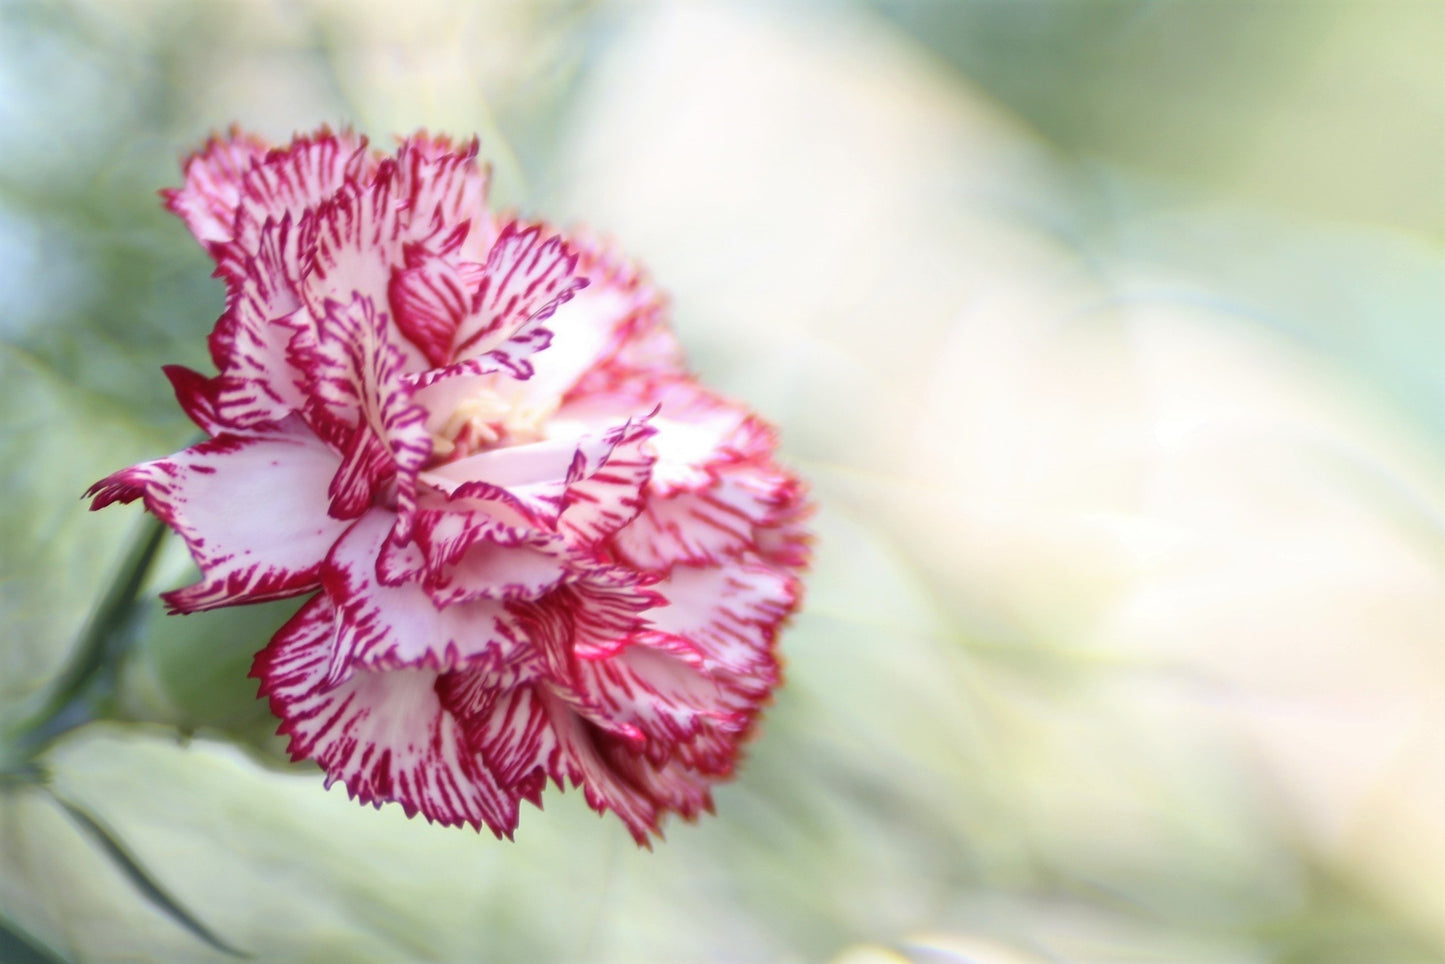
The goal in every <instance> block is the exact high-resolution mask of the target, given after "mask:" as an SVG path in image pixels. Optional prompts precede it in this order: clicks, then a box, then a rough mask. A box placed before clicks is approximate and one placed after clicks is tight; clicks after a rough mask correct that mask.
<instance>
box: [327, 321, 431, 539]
mask: <svg viewBox="0 0 1445 964" xmlns="http://www.w3.org/2000/svg"><path fill="white" fill-rule="evenodd" d="M299 357H300V359H301V361H302V365H303V367H304V368H305V370H306V373H307V376H308V379H309V381H310V389H311V399H310V406H309V414H310V415H311V416H312V417H313V418H316V419H318V420H320V421H321V422H323V423H329V424H330V425H331V426H332V427H333V428H337V427H339V428H340V431H339V432H337V433H336V434H337V436H338V437H340V438H344V440H345V441H344V443H343V445H344V457H343V461H342V465H341V467H340V469H339V470H338V471H337V473H336V475H335V477H334V478H333V480H332V483H331V485H330V488H329V493H330V495H331V500H332V501H331V511H332V513H333V514H335V515H336V516H337V517H338V518H355V517H356V516H358V515H360V514H361V513H362V512H364V511H365V510H366V509H367V507H368V506H370V505H371V503H372V501H373V499H374V497H375V494H376V491H377V488H378V486H379V485H380V484H381V483H382V482H383V481H384V480H386V479H387V478H389V477H392V476H393V475H394V477H395V484H396V502H397V510H398V522H397V527H398V529H397V536H398V540H399V541H404V540H405V538H406V537H407V535H408V534H409V531H410V524H411V518H412V510H413V508H414V505H415V498H416V476H417V473H418V472H419V471H420V470H421V467H422V466H423V465H424V464H426V460H427V458H428V457H429V456H430V455H431V436H430V434H429V433H428V432H427V430H426V411H425V410H424V409H423V408H421V407H420V406H418V405H416V404H414V403H413V402H412V400H411V398H410V392H409V390H408V389H407V387H406V385H405V384H404V382H403V381H402V379H401V369H402V366H403V365H404V364H405V363H406V361H405V358H404V356H403V353H402V351H401V349H400V348H399V347H398V346H397V344H396V339H395V338H394V337H393V336H392V334H391V328H390V325H389V323H388V320H387V316H386V314H385V312H379V311H377V310H376V309H375V308H374V306H373V304H372V302H371V300H370V299H369V298H366V297H364V296H357V297H355V298H354V299H353V300H351V301H350V302H349V303H345V304H343V303H340V302H328V303H327V305H326V314H325V316H324V317H323V318H322V320H321V324H320V326H319V327H318V329H317V337H316V340H315V343H314V345H313V346H312V347H311V348H310V349H309V350H306V351H304V352H301V353H299Z"/></svg>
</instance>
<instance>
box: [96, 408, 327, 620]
mask: <svg viewBox="0 0 1445 964" xmlns="http://www.w3.org/2000/svg"><path fill="white" fill-rule="evenodd" d="M337 461H338V460H337V456H336V453H335V452H333V451H332V450H331V449H330V448H329V447H328V446H326V445H325V444H324V443H323V442H322V441H321V440H320V439H318V438H317V437H316V436H315V434H313V433H312V432H311V431H310V430H309V429H308V428H307V427H306V425H305V424H304V423H303V422H301V420H300V419H298V418H290V419H287V420H286V421H284V422H281V423H279V424H276V425H273V426H268V427H266V428H265V429H264V430H258V431H256V433H255V434H253V435H247V436H237V435H220V436H217V437H216V438H213V439H210V440H208V441H205V442H202V443H200V444H199V445H195V446H193V447H191V448H189V449H186V450H185V451H183V452H179V453H177V454H176V455H173V456H171V457H170V458H166V459H157V460H156V461H154V462H144V463H142V464H140V465H136V466H132V467H131V468H128V469H124V470H122V471H120V472H117V473H115V474H114V475H112V476H110V477H109V478H106V479H104V480H102V481H100V482H97V483H96V484H95V486H93V487H92V488H91V490H90V495H92V496H93V497H94V502H93V504H92V508H95V509H99V508H103V507H104V506H106V505H109V504H110V503H112V502H130V501H132V500H134V499H136V498H142V499H144V500H145V505H146V508H147V509H149V510H150V512H151V513H152V514H154V515H155V516H156V517H157V518H159V519H161V521H163V522H165V523H166V524H167V525H168V526H170V527H171V528H172V529H174V530H175V531H176V532H177V533H178V534H179V535H180V536H181V537H182V538H183V539H185V541H186V545H187V546H188V547H189V548H190V550H191V555H192V556H193V557H194V558H195V560H196V564H197V565H198V566H200V568H201V574H202V580H201V581H200V582H199V583H197V584H196V585H194V586H190V587H187V588H185V589H178V590H176V591H174V592H171V593H167V594H166V597H165V598H166V601H167V602H168V603H169V604H170V606H171V608H172V609H173V610H176V611H179V612H196V611H199V610H203V609H213V608H215V607H217V606H227V605H232V604H234V603H243V602H259V601H262V600H266V599H279V598H283V597H286V596H293V595H296V594H298V593H302V592H305V591H307V590H308V589H312V588H314V587H315V586H316V585H317V582H318V578H319V573H320V568H321V562H322V560H323V559H325V558H326V554H327V552H328V551H329V550H330V548H331V546H332V544H333V543H334V542H335V541H336V539H337V538H338V537H339V536H340V535H341V533H342V531H344V525H343V524H341V523H338V522H337V521H336V520H335V519H332V518H331V517H330V516H329V515H328V514H327V511H326V508H327V498H326V480H328V479H329V478H330V477H331V475H332V473H334V472H335V471H336V466H337Z"/></svg>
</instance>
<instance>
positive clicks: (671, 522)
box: [612, 463, 806, 571]
mask: <svg viewBox="0 0 1445 964" xmlns="http://www.w3.org/2000/svg"><path fill="white" fill-rule="evenodd" d="M803 498H804V491H803V488H802V486H801V484H800V483H799V482H798V480H797V479H796V478H794V477H793V476H791V475H789V474H788V473H786V472H784V471H782V470H781V469H778V468H776V467H774V466H772V465H771V464H769V463H762V464H757V465H743V466H739V467H737V468H736V469H733V470H729V471H726V472H723V473H721V474H720V475H719V478H718V479H717V481H716V482H715V483H713V484H711V485H710V486H708V487H707V488H705V489H702V490H700V491H697V492H679V493H677V494H674V495H671V496H666V497H661V496H657V497H653V498H649V499H648V500H647V501H646V504H645V505H644V506H643V509H642V511H641V512H640V513H639V514H638V516H637V518H636V519H635V520H633V522H632V524H631V525H629V526H627V527H626V528H625V529H623V530H621V531H620V532H618V533H617V535H616V536H615V537H614V538H613V540H612V545H613V547H614V548H615V549H616V551H617V552H618V553H619V554H620V555H621V556H622V557H623V558H624V559H626V560H627V561H628V562H629V563H631V564H632V565H635V566H638V567H639V568H642V569H647V570H654V571H661V570H665V569H667V568H668V567H669V566H672V565H674V564H676V563H687V564H697V565H702V564H716V563H719V562H722V561H724V560H726V559H729V558H740V557H743V556H749V557H751V556H762V555H763V553H764V551H765V548H766V547H767V546H768V545H770V543H768V542H767V540H766V539H765V536H766V534H767V532H768V530H769V528H770V527H774V526H777V525H781V524H783V523H784V522H785V521H786V520H790V519H794V518H795V517H796V515H797V514H798V512H799V511H800V510H799V505H800V504H801V503H802V501H803ZM797 548H799V549H800V550H805V549H806V546H800V547H797ZM803 554H805V552H804V553H803Z"/></svg>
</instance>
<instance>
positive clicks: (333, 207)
mask: <svg viewBox="0 0 1445 964" xmlns="http://www.w3.org/2000/svg"><path fill="white" fill-rule="evenodd" d="M384 163H386V164H388V165H389V164H391V163H392V162H390V161H388V162H384ZM388 170H389V168H383V170H382V171H381V172H380V173H379V174H378V176H377V177H376V179H375V180H373V181H372V182H370V183H369V184H366V185H359V184H355V183H352V182H347V183H346V184H344V185H342V186H341V188H340V189H339V190H337V191H336V193H334V194H333V195H331V196H330V197H328V198H327V199H326V200H324V201H322V202H320V203H319V204H317V205H315V206H314V207H310V208H307V209H306V211H305V213H304V214H302V215H301V216H300V220H299V222H298V230H299V232H300V235H299V240H298V248H299V252H300V253H299V258H300V265H301V267H300V273H299V277H298V279H297V285H296V288H297V294H299V295H300V297H301V300H302V302H303V303H304V304H305V305H306V307H307V309H308V310H309V311H310V312H311V315H312V317H314V318H316V319H318V320H322V319H324V318H325V317H326V314H327V306H328V305H329V304H330V303H332V302H339V303H341V304H350V303H351V302H352V301H354V300H359V299H365V300H367V301H369V302H371V303H372V304H376V305H386V304H387V299H388V297H389V288H390V284H391V275H392V271H393V270H394V269H396V268H400V267H401V266H402V265H403V264H404V263H405V261H406V237H405V222H404V216H403V211H402V209H401V207H400V205H399V204H398V202H397V198H396V195H395V190H396V187H395V183H394V181H393V179H392V178H391V177H388V176H386V175H387V171H388ZM397 341H398V342H401V340H400V339H397ZM398 349H399V350H402V349H404V354H406V355H407V356H408V358H407V360H408V362H409V364H408V366H407V367H408V370H415V369H417V368H421V367H424V365H423V359H422V357H421V356H420V354H419V353H417V352H416V351H415V349H412V348H411V347H410V345H409V344H407V343H404V342H402V343H399V344H398Z"/></svg>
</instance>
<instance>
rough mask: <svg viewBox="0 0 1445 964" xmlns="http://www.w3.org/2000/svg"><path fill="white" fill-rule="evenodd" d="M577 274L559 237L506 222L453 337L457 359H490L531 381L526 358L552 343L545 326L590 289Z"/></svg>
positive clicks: (573, 255)
mask: <svg viewBox="0 0 1445 964" xmlns="http://www.w3.org/2000/svg"><path fill="white" fill-rule="evenodd" d="M576 268H577V255H576V253H575V252H574V251H573V250H572V249H571V248H570V247H568V245H567V243H566V242H565V241H564V240H563V239H562V237H561V235H556V234H551V235H546V236H544V235H543V233H542V226H541V225H539V224H530V225H529V224H525V223H524V222H521V221H510V222H508V223H507V224H506V225H505V226H504V227H503V228H502V231H501V233H500V234H499V235H498V236H497V240H496V242H495V243H494V244H493V245H492V249H491V251H490V252H489V253H488V255H487V261H486V270H485V271H484V272H483V274H482V277H481V281H480V283H479V285H478V286H477V289H476V291H475V293H474V294H473V298H472V304H471V311H470V313H469V314H468V315H467V317H466V318H465V319H463V320H462V323H461V324H460V325H459V326H458V328H457V330H456V334H455V335H454V337H453V341H452V357H453V359H455V360H457V361H463V362H464V361H468V360H471V359H480V358H482V357H483V356H487V357H489V358H490V359H491V361H492V363H494V364H495V365H497V366H499V367H500V368H502V369H505V370H507V371H509V372H510V373H511V374H512V375H513V376H514V377H517V378H527V377H528V376H530V375H531V372H532V369H531V365H530V364H529V363H528V362H527V356H529V355H531V354H533V353H535V352H537V351H541V350H542V349H543V348H546V347H547V344H548V342H549V341H550V338H551V335H550V332H547V331H546V329H544V328H542V327H541V323H542V322H543V321H546V320H547V319H548V318H550V317H551V316H552V314H553V313H554V312H555V311H556V310H557V308H558V307H560V306H561V305H563V304H565V303H566V302H567V301H568V300H570V299H571V298H572V296H573V295H575V294H576V293H577V291H578V290H580V289H581V288H583V287H585V286H586V284H587V280H586V279H585V278H581V277H578V276H577V274H576ZM493 370H495V369H493ZM468 371H469V373H470V374H481V373H482V372H480V371H477V370H472V369H468Z"/></svg>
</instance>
